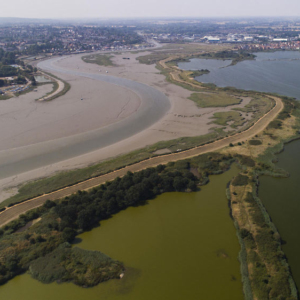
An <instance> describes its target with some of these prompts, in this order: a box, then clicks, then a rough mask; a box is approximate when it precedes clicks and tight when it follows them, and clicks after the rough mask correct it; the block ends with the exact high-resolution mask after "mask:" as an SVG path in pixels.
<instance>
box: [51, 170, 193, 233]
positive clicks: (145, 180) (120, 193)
mask: <svg viewBox="0 0 300 300" xmlns="http://www.w3.org/2000/svg"><path fill="white" fill-rule="evenodd" d="M159 171H161V172H159ZM196 181H197V178H196V177H195V176H194V175H193V174H192V173H191V172H189V171H187V170H186V171H185V172H181V171H172V172H171V171H164V167H163V166H159V167H157V168H149V169H146V170H143V171H140V172H137V173H131V172H128V173H127V174H126V175H125V176H124V177H122V178H116V179H115V180H114V181H112V182H108V183H106V184H105V185H101V186H100V187H98V188H94V189H93V190H92V191H91V192H81V191H79V192H78V193H77V194H75V195H72V196H71V197H70V198H69V199H66V200H64V201H62V202H61V203H60V204H58V205H57V206H56V207H55V212H56V213H57V214H58V216H59V217H60V218H61V222H60V230H64V229H65V228H76V229H81V230H87V229H89V228H92V227H93V226H95V225H97V224H98V223H99V221H100V220H103V219H106V218H108V217H110V216H111V215H112V214H115V213H117V212H118V211H120V210H123V209H125V208H127V207H128V206H134V205H139V204H141V203H144V202H145V201H146V200H148V199H152V198H154V197H155V196H156V195H159V194H161V193H162V192H171V191H184V190H186V189H190V190H196V189H197V185H196Z"/></svg>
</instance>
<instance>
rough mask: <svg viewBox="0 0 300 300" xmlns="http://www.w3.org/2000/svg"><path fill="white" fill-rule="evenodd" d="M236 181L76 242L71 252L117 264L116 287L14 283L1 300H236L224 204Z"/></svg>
mask: <svg viewBox="0 0 300 300" xmlns="http://www.w3.org/2000/svg"><path fill="white" fill-rule="evenodd" d="M236 173H237V169H236V168H235V167H233V168H232V169H231V170H230V171H228V172H226V173H224V174H222V175H216V176H211V178H210V179H211V182H210V183H209V184H208V185H207V186H204V187H203V188H202V190H201V191H200V192H196V193H166V194H163V195H161V196H159V197H157V198H156V199H154V200H151V201H149V203H148V204H147V205H144V206H140V207H136V208H129V209H126V210H125V211H122V212H120V213H119V214H117V215H115V216H114V217H113V218H111V219H109V220H106V221H104V222H101V226H100V227H99V228H96V229H93V230H92V231H90V232H87V233H84V234H82V235H81V236H80V238H81V239H82V241H81V242H80V243H79V244H78V245H77V246H79V247H82V248H84V249H90V250H101V251H103V252H104V253H106V254H108V255H110V256H111V257H113V258H115V259H118V260H120V261H123V262H124V263H125V265H126V267H127V271H126V273H125V276H124V278H123V279H122V280H112V281H109V282H106V283H101V284H100V285H98V286H96V287H94V288H89V289H84V288H80V287H77V286H75V285H73V284H71V283H67V284H57V283H54V284H48V285H46V284H42V283H40V282H38V281H36V280H34V279H32V278H31V277H30V276H29V275H27V274H25V275H21V276H18V277H17V278H15V279H13V280H11V281H10V282H9V283H8V284H6V285H4V286H2V287H0V298H1V299H5V300H16V299H22V300H38V299H43V300H66V299H72V300H83V299H84V300H85V299H88V300H96V299H97V300H99V299H107V300H118V299H122V300H127V299H130V300H150V299H151V300H153V299H155V300H169V299H170V300H182V299H188V300H193V299H197V300H199V299H203V300H204V299H205V300H210V299H211V300H216V299H222V300H226V299H228V300H235V299H236V300H241V299H243V293H242V283H241V277H240V270H239V268H240V265H239V261H238V252H239V250H240V247H239V244H238V240H237V237H236V234H235V228H234V226H233V222H232V220H231V219H230V217H229V208H228V205H227V199H226V196H225V189H226V184H227V183H228V182H229V180H230V179H231V178H232V177H233V176H234V175H235V174H236Z"/></svg>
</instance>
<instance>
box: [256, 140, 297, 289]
mask: <svg viewBox="0 0 300 300" xmlns="http://www.w3.org/2000/svg"><path fill="white" fill-rule="evenodd" d="M299 150H300V140H297V141H294V142H292V143H290V144H288V145H286V146H285V149H284V151H283V152H282V153H280V154H279V155H278V156H277V157H278V160H279V161H278V163H277V166H278V167H280V168H282V169H284V170H286V171H288V172H289V173H290V177H288V178H274V177H269V176H263V177H261V178H260V179H259V180H260V187H259V197H260V199H261V200H262V202H263V204H264V206H265V207H266V209H267V211H268V213H269V215H270V217H271V218H272V221H273V223H274V224H275V226H276V227H277V229H278V231H279V233H280V235H281V238H282V239H283V241H284V242H283V246H282V249H283V252H284V253H285V254H286V256H287V259H288V263H289V265H290V267H291V270H292V275H293V278H294V280H295V282H296V285H297V288H298V290H299V288H300V256H299V253H300V239H299V232H300V218H299V216H300V197H299V194H300V184H299V178H300V151H299Z"/></svg>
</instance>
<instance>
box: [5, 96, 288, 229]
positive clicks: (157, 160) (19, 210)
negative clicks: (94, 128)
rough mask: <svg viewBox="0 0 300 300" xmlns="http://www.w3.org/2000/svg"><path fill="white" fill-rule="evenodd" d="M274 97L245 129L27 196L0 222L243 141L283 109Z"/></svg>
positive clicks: (278, 99)
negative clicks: (130, 174)
mask: <svg viewBox="0 0 300 300" xmlns="http://www.w3.org/2000/svg"><path fill="white" fill-rule="evenodd" d="M271 98H272V99H274V100H275V103H276V104H275V106H274V107H273V108H272V109H271V110H270V111H269V112H268V113H267V114H265V115H264V116H263V117H261V118H260V119H259V120H258V121H257V122H256V123H255V124H254V125H253V126H252V127H250V128H249V129H247V130H246V131H243V132H241V133H237V134H235V135H233V136H230V137H227V138H223V139H221V140H217V141H215V142H213V143H210V144H207V145H203V146H199V147H196V148H193V149H190V150H186V151H182V152H179V153H172V154H168V155H163V156H157V157H154V158H150V159H148V160H145V161H142V162H140V163H136V164H134V165H130V166H127V167H125V168H123V169H120V170H117V171H114V172H111V173H108V174H105V175H102V176H99V177H95V178H92V179H89V180H86V181H83V182H81V183H79V184H76V185H73V186H70V187H66V188H64V189H60V190H58V191H55V192H52V193H49V194H44V195H42V196H39V197H36V198H33V199H31V200H28V201H26V202H23V203H20V204H18V205H15V206H13V207H11V208H8V209H6V210H5V211H3V212H2V213H0V226H3V225H5V224H7V223H8V222H10V221H12V220H13V219H15V218H17V217H18V216H19V215H20V214H23V213H25V212H26V211H28V210H30V209H33V208H36V207H38V206H41V205H42V204H43V203H44V202H45V201H46V200H48V199H50V200H55V199H59V198H62V197H66V196H68V195H70V194H73V193H75V192H76V191H78V190H87V189H90V188H92V187H94V186H97V185H100V184H102V183H105V182H106V181H110V180H113V179H114V178H116V177H118V176H119V177H120V176H123V175H125V174H126V173H127V172H128V171H131V172H136V171H139V170H142V169H145V168H149V167H154V166H157V165H159V164H166V163H168V162H171V161H177V160H182V159H186V158H190V157H193V156H197V155H201V154H204V153H207V152H212V151H216V150H219V149H221V148H224V147H226V146H228V145H229V144H230V143H238V142H242V141H245V140H247V139H250V138H251V137H253V136H255V135H256V134H258V133H259V132H261V131H262V130H264V129H265V128H266V127H267V125H268V124H269V123H270V122H271V121H272V120H274V119H275V118H276V117H277V115H278V113H279V112H280V111H281V110H282V109H283V107H284V105H283V103H282V101H281V99H280V98H277V97H271Z"/></svg>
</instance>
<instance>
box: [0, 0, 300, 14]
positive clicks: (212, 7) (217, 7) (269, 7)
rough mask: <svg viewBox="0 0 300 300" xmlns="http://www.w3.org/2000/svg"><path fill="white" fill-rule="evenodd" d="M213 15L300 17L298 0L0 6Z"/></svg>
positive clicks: (18, 2) (16, 2)
mask: <svg viewBox="0 0 300 300" xmlns="http://www.w3.org/2000/svg"><path fill="white" fill-rule="evenodd" d="M3 1H4V0H3ZM214 16H216V17H230V16H299V17H300V0H105V1H104V0H49V1H43V0H27V1H25V0H11V1H4V3H3V5H1V10H0V17H24V18H89V17H90V18H107V17H116V18H132V17H214Z"/></svg>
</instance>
